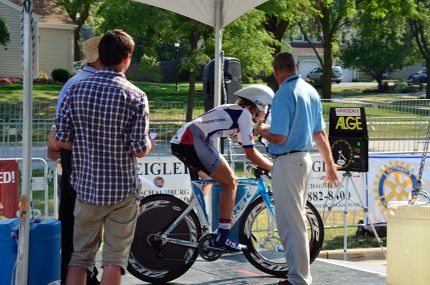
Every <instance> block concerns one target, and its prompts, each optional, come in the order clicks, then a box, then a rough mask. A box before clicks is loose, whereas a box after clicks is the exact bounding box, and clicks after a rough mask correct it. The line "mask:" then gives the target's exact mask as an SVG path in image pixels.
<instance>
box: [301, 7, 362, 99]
mask: <svg viewBox="0 0 430 285" xmlns="http://www.w3.org/2000/svg"><path fill="white" fill-rule="evenodd" d="M360 2H361V0H313V1H311V3H312V6H311V8H310V9H309V10H308V15H309V21H308V22H307V23H306V24H301V23H299V26H300V29H301V30H302V33H303V34H304V36H305V38H306V40H307V41H308V42H309V44H310V45H311V46H312V47H313V49H314V50H315V51H316V49H315V47H314V45H313V43H312V41H311V35H315V29H314V27H317V31H318V33H320V35H321V37H320V39H321V42H322V44H323V48H324V54H323V58H321V56H320V55H319V54H318V53H317V52H315V54H316V56H317V57H318V60H319V61H320V64H321V66H322V67H323V75H322V78H321V83H322V97H323V98H324V99H330V98H331V77H332V65H333V51H334V50H336V49H337V48H338V37H339V35H338V33H339V31H340V30H341V29H342V28H345V27H348V26H349V25H350V24H351V21H352V19H353V17H354V15H355V14H356V12H357V10H356V5H357V4H359V3H360Z"/></svg>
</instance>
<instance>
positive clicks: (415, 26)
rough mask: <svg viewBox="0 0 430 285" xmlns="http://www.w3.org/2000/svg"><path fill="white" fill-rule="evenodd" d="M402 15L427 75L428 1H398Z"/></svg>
mask: <svg viewBox="0 0 430 285" xmlns="http://www.w3.org/2000/svg"><path fill="white" fill-rule="evenodd" d="M398 1H399V3H400V5H401V7H402V9H403V10H402V12H403V13H402V14H404V15H406V17H407V18H408V23H409V29H410V32H411V33H412V35H413V37H414V39H415V42H416V44H417V46H418V49H419V51H420V53H421V55H422V57H423V59H424V61H425V65H426V68H427V74H428V71H429V70H430V1H429V0H407V1H402V0H398ZM426 85H427V87H426V98H427V99H430V77H429V76H427V84H426Z"/></svg>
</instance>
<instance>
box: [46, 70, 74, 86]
mask: <svg viewBox="0 0 430 285" xmlns="http://www.w3.org/2000/svg"><path fill="white" fill-rule="evenodd" d="M51 76H52V79H54V80H55V81H58V82H61V83H64V82H66V81H67V80H68V79H69V77H70V73H69V72H68V71H67V70H65V69H62V68H58V69H54V70H53V71H52V73H51Z"/></svg>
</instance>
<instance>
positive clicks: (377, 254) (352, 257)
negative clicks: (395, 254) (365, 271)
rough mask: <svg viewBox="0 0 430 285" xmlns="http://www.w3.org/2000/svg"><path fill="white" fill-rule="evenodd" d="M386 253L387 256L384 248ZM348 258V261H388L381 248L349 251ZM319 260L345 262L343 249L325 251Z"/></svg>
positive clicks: (347, 252) (321, 253) (385, 250)
mask: <svg viewBox="0 0 430 285" xmlns="http://www.w3.org/2000/svg"><path fill="white" fill-rule="evenodd" d="M384 252H385V254H386V252H387V248H386V247H384ZM346 257H347V259H346V260H347V261H365V260H386V257H385V256H384V254H383V253H382V249H381V248H380V247H373V248H351V249H347V251H346ZM318 258H321V259H334V260H344V252H343V249H337V250H323V251H321V252H320V254H319V255H318Z"/></svg>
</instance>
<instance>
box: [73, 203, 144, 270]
mask: <svg viewBox="0 0 430 285" xmlns="http://www.w3.org/2000/svg"><path fill="white" fill-rule="evenodd" d="M138 209H139V201H138V200H137V197H136V195H134V194H130V195H128V196H127V197H126V198H124V199H123V200H121V201H119V202H118V203H117V204H115V205H110V206H96V205H90V204H87V203H86V202H83V201H82V200H80V199H79V198H77V199H76V204H75V211H74V216H75V227H74V232H73V247H74V251H73V254H72V258H71V260H70V263H69V266H71V265H74V266H79V267H83V268H86V269H88V270H90V271H93V269H94V265H95V257H96V253H97V251H98V249H99V243H100V241H101V235H102V229H104V231H103V241H104V244H103V250H102V266H105V265H106V266H107V265H116V266H121V268H122V272H124V269H125V268H126V267H127V261H128V254H129V251H130V247H131V243H132V242H133V237H134V230H135V227H136V220H137V214H138Z"/></svg>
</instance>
